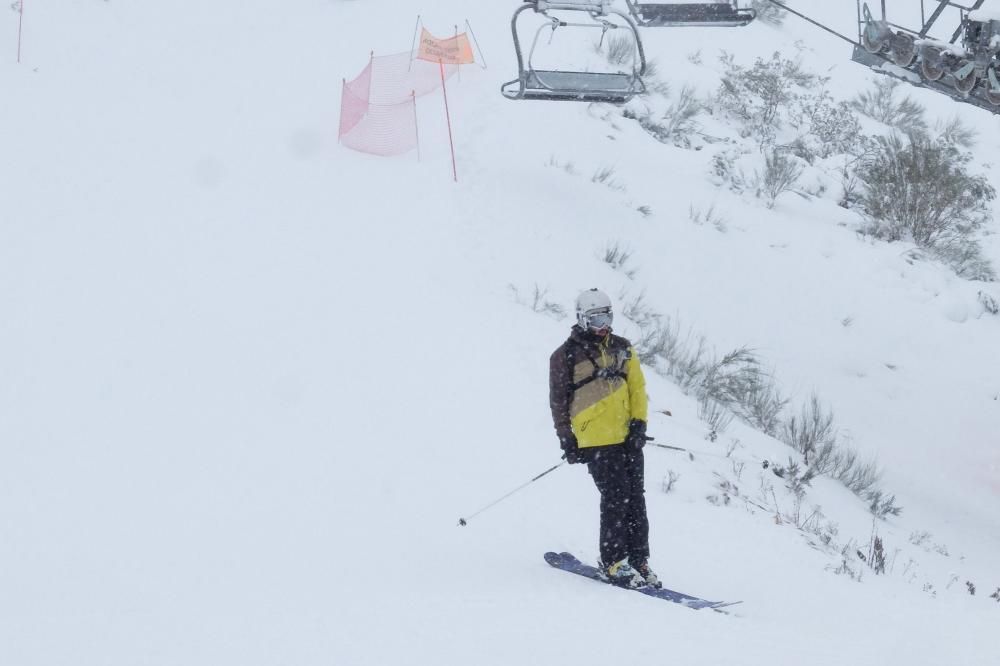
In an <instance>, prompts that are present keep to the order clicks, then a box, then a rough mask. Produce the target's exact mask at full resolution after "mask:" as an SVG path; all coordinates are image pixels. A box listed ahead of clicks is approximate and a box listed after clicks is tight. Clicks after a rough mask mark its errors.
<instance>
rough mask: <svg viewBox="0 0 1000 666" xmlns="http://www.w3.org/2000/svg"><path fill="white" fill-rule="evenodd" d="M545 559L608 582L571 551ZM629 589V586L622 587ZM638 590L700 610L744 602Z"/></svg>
mask: <svg viewBox="0 0 1000 666" xmlns="http://www.w3.org/2000/svg"><path fill="white" fill-rule="evenodd" d="M545 561H546V562H548V563H549V564H550V565H552V566H553V567H555V568H556V569H562V570H563V571H568V572H570V573H575V574H577V575H578V576H584V577H586V578H590V579H591V580H596V581H599V582H601V583H607V584H609V585H610V583H608V581H606V580H605V579H604V578H603V577H601V573H600V571H599V570H598V569H597V567H593V566H590V565H589V564H584V563H583V562H581V561H580V560H578V559H577V558H576V557H575V556H574V555H572V554H571V553H552V552H549V553H545ZM622 589H628V588H622ZM635 591H636V592H641V593H642V594H645V595H646V596H649V597H656V598H657V599H665V600H667V601H672V602H674V603H675V604H680V605H681V606H687V607H688V608H694V609H695V610H699V609H702V608H711V609H712V610H715V611H719V612H725V611H723V610H721V609H723V608H726V607H727V606H734V605H736V604H741V603H743V602H742V601H708V600H707V599H700V598H698V597H692V596H691V595H690V594H683V593H681V592H676V591H674V590H669V589H667V588H665V587H663V588H655V587H639V588H635Z"/></svg>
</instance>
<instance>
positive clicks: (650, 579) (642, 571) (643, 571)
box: [636, 562, 663, 590]
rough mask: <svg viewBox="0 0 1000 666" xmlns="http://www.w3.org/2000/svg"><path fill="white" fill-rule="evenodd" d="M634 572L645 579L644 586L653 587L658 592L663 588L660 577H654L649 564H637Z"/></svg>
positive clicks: (654, 573)
mask: <svg viewBox="0 0 1000 666" xmlns="http://www.w3.org/2000/svg"><path fill="white" fill-rule="evenodd" d="M636 571H638V572H639V575H641V576H642V577H643V579H645V581H646V585H649V586H650V587H655V588H656V589H658V590H659V589H660V588H662V587H663V583H661V582H660V577H659V576H657V575H656V572H655V571H653V570H652V569H650V568H649V562H642V563H641V564H639V566H637V567H636Z"/></svg>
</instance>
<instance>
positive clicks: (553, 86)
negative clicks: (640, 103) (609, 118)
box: [503, 69, 645, 104]
mask: <svg viewBox="0 0 1000 666" xmlns="http://www.w3.org/2000/svg"><path fill="white" fill-rule="evenodd" d="M519 83H520V82H519V81H516V80H515V81H511V82H510V84H508V86H511V87H505V88H504V90H503V94H504V96H506V97H508V98H510V99H536V100H549V101H564V102H607V103H610V104H624V103H625V102H627V101H629V100H630V99H632V98H633V97H635V96H636V95H637V94H639V93H641V92H642V91H643V90H644V89H645V88H644V86H643V85H642V80H641V79H639V78H637V77H635V76H633V75H630V74H622V73H615V72H559V71H552V70H535V69H532V70H529V71H527V72H525V78H524V86H523V87H520V86H519V85H517V84H519Z"/></svg>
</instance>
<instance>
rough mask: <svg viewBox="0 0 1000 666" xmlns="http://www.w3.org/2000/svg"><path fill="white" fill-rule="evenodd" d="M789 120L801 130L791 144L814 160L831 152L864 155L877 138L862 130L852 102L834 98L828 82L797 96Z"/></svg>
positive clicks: (798, 152) (805, 156)
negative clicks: (827, 84) (827, 87)
mask: <svg viewBox="0 0 1000 666" xmlns="http://www.w3.org/2000/svg"><path fill="white" fill-rule="evenodd" d="M820 81H822V82H824V83H825V81H826V79H820ZM788 124H789V125H790V126H791V127H793V128H795V129H796V130H798V131H799V132H800V134H799V136H798V137H796V138H795V140H794V141H793V142H792V143H791V145H790V148H791V150H792V152H793V153H794V154H795V155H796V156H798V157H801V158H802V159H804V160H805V161H807V162H809V163H810V164H812V163H813V162H814V161H815V160H816V159H817V158H822V159H826V158H827V157H830V156H831V155H838V154H848V155H853V156H861V155H863V154H864V153H866V152H867V151H868V150H870V148H871V144H872V142H873V139H872V138H871V137H869V136H867V135H866V134H864V133H863V132H862V131H861V121H860V120H858V115H857V114H856V113H854V111H853V110H852V109H851V106H850V104H848V103H847V102H836V101H834V99H833V97H832V96H831V95H830V92H829V91H828V90H827V89H826V88H825V87H824V86H819V87H818V89H816V90H813V91H810V92H807V93H802V94H800V95H797V96H796V98H795V101H794V103H793V104H792V108H791V109H790V110H789V111H788Z"/></svg>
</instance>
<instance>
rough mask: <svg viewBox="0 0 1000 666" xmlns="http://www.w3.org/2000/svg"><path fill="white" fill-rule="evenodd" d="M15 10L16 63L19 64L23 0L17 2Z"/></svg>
mask: <svg viewBox="0 0 1000 666" xmlns="http://www.w3.org/2000/svg"><path fill="white" fill-rule="evenodd" d="M17 5H18V12H17V64H19V65H20V64H21V26H22V25H23V24H24V0H20V1H19V2H18V3H17Z"/></svg>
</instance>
